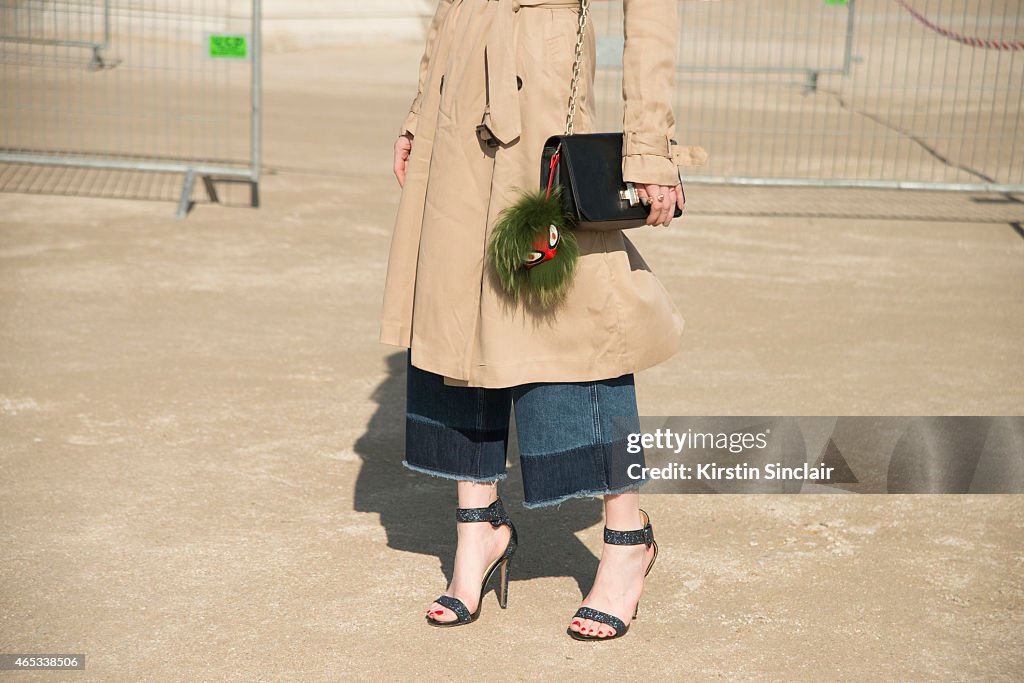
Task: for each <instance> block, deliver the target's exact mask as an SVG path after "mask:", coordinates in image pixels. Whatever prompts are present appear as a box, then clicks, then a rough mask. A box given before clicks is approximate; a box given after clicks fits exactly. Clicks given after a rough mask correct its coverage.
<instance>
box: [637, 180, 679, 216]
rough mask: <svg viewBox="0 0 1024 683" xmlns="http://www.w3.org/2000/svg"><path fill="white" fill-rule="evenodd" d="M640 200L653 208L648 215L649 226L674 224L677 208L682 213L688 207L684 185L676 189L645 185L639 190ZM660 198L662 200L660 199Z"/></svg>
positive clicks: (666, 186)
mask: <svg viewBox="0 0 1024 683" xmlns="http://www.w3.org/2000/svg"><path fill="white" fill-rule="evenodd" d="M636 191H637V194H638V195H640V200H641V201H643V202H644V203H645V204H647V205H648V206H650V207H651V212H650V213H649V214H648V215H647V225H668V224H669V223H671V222H672V218H673V214H674V213H675V207H676V206H677V205H678V206H679V210H680V211H682V210H683V209H684V208H685V207H686V195H685V194H683V186H682V184H677V185H676V186H675V187H670V186H668V185H644V186H642V187H638V188H637V190H636ZM659 198H660V199H659Z"/></svg>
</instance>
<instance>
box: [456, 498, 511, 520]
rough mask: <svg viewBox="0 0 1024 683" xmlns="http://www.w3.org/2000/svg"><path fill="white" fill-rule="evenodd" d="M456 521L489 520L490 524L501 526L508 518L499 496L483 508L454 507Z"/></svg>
mask: <svg viewBox="0 0 1024 683" xmlns="http://www.w3.org/2000/svg"><path fill="white" fill-rule="evenodd" d="M455 521H457V522H490V523H491V526H496V527H497V526H501V525H502V524H505V523H507V522H508V521H510V520H509V518H508V515H507V514H505V508H504V507H503V506H502V504H501V498H500V497H499V498H498V499H497V500H495V501H494V502H493V503H491V504H490V505H488V506H487V507H485V508H455Z"/></svg>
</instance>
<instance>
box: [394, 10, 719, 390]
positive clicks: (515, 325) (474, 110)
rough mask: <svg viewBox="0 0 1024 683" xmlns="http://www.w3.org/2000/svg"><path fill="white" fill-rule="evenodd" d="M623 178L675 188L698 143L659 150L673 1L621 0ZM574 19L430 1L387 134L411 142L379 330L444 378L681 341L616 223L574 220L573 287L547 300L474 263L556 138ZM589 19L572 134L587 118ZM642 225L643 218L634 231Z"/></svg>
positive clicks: (631, 360)
mask: <svg viewBox="0 0 1024 683" xmlns="http://www.w3.org/2000/svg"><path fill="white" fill-rule="evenodd" d="M623 4H624V14H625V39H626V42H625V51H624V54H623V97H624V105H625V115H624V121H623V131H624V133H625V136H624V144H623V146H624V149H623V155H624V156H623V161H622V168H623V174H624V175H623V177H624V179H625V180H627V181H635V182H638V183H657V184H661V185H675V184H676V182H677V168H676V167H677V165H687V164H690V163H700V161H701V160H700V158H699V157H700V155H701V153H702V152H703V150H701V149H700V148H699V147H698V148H689V147H684V146H682V145H671V144H670V142H669V140H670V138H672V137H673V136H674V134H675V119H674V117H673V112H672V108H671V99H672V96H673V88H674V84H675V55H676V42H675V41H676V35H677V26H676V24H677V19H676V3H675V0H624V2H623ZM578 21H579V3H578V2H574V1H572V0H568V1H567V0H546V1H545V0H518V1H514V0H440V2H439V3H438V8H437V12H436V14H435V16H434V19H433V21H432V23H431V25H430V28H429V31H428V36H427V46H426V50H425V52H424V55H423V58H422V60H421V62H420V73H419V90H418V93H417V95H416V97H415V99H414V101H413V103H412V106H411V108H410V111H409V114H408V116H407V118H406V120H405V121H404V122H403V124H402V126H401V131H400V132H408V133H411V134H412V135H413V144H412V152H411V154H410V157H409V162H408V166H407V169H406V178H405V184H404V187H403V189H402V196H401V200H400V202H399V208H398V216H397V219H396V222H395V228H394V234H393V236H392V240H391V249H390V254H389V260H388V270H387V278H386V282H385V287H384V297H383V310H382V316H381V327H380V341H382V342H384V343H386V344H392V345H395V346H401V347H408V348H410V349H411V362H412V364H413V365H415V366H416V367H419V368H422V369H424V370H428V371H430V372H433V373H436V374H439V375H443V376H444V378H445V383H446V384H450V385H462V386H478V387H509V386H515V385H519V384H525V383H529V382H571V381H588V380H596V379H606V378H612V377H618V376H620V375H623V374H626V373H629V372H636V371H638V370H642V369H644V368H647V367H649V366H651V365H654V364H656V363H659V362H661V361H663V360H665V359H667V358H668V357H670V356H671V355H673V354H674V353H675V352H676V351H677V350H678V349H679V345H680V339H681V336H682V332H683V318H682V316H681V315H680V313H679V311H678V309H677V308H676V306H675V305H674V304H673V302H672V300H671V298H670V297H669V294H668V293H667V292H666V290H665V288H664V287H663V286H662V285H661V283H660V282H659V281H658V279H657V278H656V277H655V275H654V273H652V272H651V270H650V269H649V268H648V266H647V264H646V263H645V262H644V260H643V258H642V257H641V256H640V254H639V252H638V251H637V250H636V248H635V247H634V246H633V244H632V243H631V242H630V240H629V239H628V238H627V237H626V236H625V235H624V234H623V232H622V231H621V230H617V231H610V232H591V231H579V232H577V237H578V240H579V243H580V259H579V262H578V266H577V271H576V276H575V279H574V283H573V286H572V289H571V290H570V291H569V294H568V295H567V296H566V297H565V299H564V301H563V303H562V304H561V305H560V306H559V307H558V308H556V309H554V310H553V311H548V312H546V313H538V312H536V311H534V310H532V309H529V308H526V307H524V306H523V305H516V304H514V303H513V302H511V301H510V300H509V299H508V297H507V296H506V295H505V294H504V293H503V292H502V291H501V288H500V285H498V284H497V281H496V279H495V276H494V273H493V270H492V269H491V267H490V264H489V262H488V261H487V260H486V255H485V250H486V244H487V240H488V238H489V236H490V231H491V228H492V227H493V225H494V222H495V219H496V218H497V216H498V214H499V213H500V212H501V210H502V209H504V208H505V207H507V206H508V205H509V204H511V203H512V202H514V201H515V199H516V197H517V195H518V191H519V189H520V188H529V189H534V188H537V187H538V186H539V182H540V157H541V151H542V149H541V148H542V146H543V143H544V141H545V139H546V138H547V137H548V136H550V135H554V134H559V133H563V132H564V129H565V115H566V110H567V104H568V98H569V91H570V82H571V76H572V65H573V60H574V55H575V45H576V36H577V30H578ZM592 25H593V24H592V22H588V31H587V33H586V36H585V38H586V40H585V43H584V63H583V66H582V69H581V78H580V91H579V100H578V105H577V111H576V115H575V118H574V132H577V133H586V132H598V131H596V129H595V128H594V101H593V81H594V71H595V59H594V56H595V39H594V33H593V30H592V29H591V27H592ZM641 229H644V228H641Z"/></svg>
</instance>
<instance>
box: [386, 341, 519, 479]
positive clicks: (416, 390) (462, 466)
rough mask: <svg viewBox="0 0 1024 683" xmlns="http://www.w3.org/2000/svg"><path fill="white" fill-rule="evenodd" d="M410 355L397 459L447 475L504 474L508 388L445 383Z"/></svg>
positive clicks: (490, 476)
mask: <svg viewBox="0 0 1024 683" xmlns="http://www.w3.org/2000/svg"><path fill="white" fill-rule="evenodd" d="M409 360H410V359H409V356H407V357H406V361H407V362H406V367H407V375H406V420H405V460H404V461H403V463H402V464H404V465H406V466H407V467H409V468H410V469H414V470H417V471H423V472H428V473H429V474H435V475H437V476H442V477H445V476H446V477H449V478H452V479H463V480H477V481H494V480H497V479H504V478H505V477H506V476H507V472H506V468H505V453H506V450H507V448H508V429H509V411H510V409H511V407H512V396H511V393H510V391H509V390H507V389H482V388H479V387H459V386H449V385H446V384H445V383H444V378H443V377H442V376H441V375H437V374H434V373H432V372H427V371H425V370H421V369H420V368H417V367H416V366H414V365H412V363H411V362H409Z"/></svg>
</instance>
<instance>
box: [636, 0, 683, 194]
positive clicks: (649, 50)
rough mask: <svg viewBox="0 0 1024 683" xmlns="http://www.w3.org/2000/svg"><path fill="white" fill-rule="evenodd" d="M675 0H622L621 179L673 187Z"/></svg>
mask: <svg viewBox="0 0 1024 683" xmlns="http://www.w3.org/2000/svg"><path fill="white" fill-rule="evenodd" d="M677 9H678V8H677V3H676V0H623V15H624V20H623V21H624V26H623V29H624V31H623V32H624V35H625V46H624V48H623V52H622V99H623V105H624V110H623V120H622V132H623V140H622V178H623V180H626V181H628V182H634V183H641V184H655V185H669V186H674V185H675V184H676V183H678V182H679V171H678V170H677V168H676V163H675V151H674V145H672V143H671V139H672V138H673V137H674V136H675V116H674V115H673V112H672V99H673V97H674V95H675V80H676V49H677V45H678V36H679V19H678V15H677Z"/></svg>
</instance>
